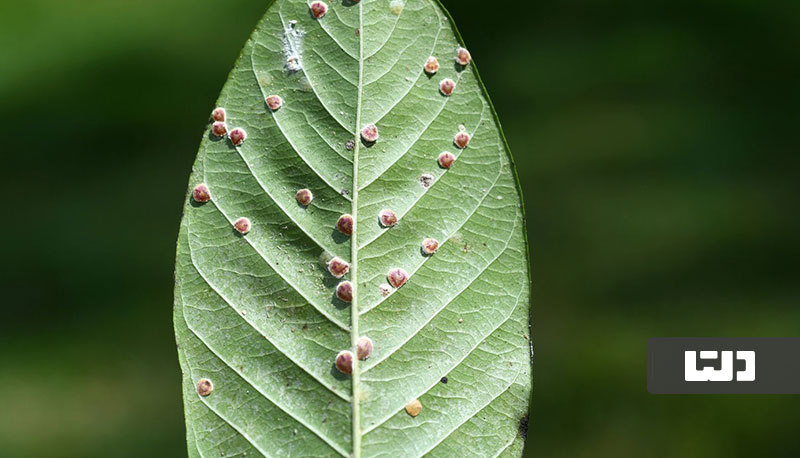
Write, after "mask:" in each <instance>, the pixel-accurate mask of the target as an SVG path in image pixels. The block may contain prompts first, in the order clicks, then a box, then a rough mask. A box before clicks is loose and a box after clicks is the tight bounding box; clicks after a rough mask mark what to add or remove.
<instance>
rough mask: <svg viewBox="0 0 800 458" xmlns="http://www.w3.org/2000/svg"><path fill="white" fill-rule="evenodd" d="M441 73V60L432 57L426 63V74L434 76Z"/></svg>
mask: <svg viewBox="0 0 800 458" xmlns="http://www.w3.org/2000/svg"><path fill="white" fill-rule="evenodd" d="M438 71H439V59H437V58H435V57H433V56H431V57H429V58H428V60H427V61H426V62H425V73H427V74H429V75H433V74H435V73H436V72H438Z"/></svg>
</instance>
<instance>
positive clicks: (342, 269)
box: [328, 256, 350, 278]
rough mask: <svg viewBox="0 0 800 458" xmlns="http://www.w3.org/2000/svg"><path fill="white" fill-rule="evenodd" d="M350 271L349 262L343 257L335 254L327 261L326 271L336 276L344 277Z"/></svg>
mask: <svg viewBox="0 0 800 458" xmlns="http://www.w3.org/2000/svg"><path fill="white" fill-rule="evenodd" d="M349 271H350V264H348V263H347V261H345V260H344V259H342V258H340V257H338V256H336V257H335V258H333V259H331V262H329V263H328V272H330V273H331V275H333V276H334V277H336V278H342V277H344V276H345V275H346V274H347V272H349Z"/></svg>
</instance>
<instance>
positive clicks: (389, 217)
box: [378, 208, 397, 227]
mask: <svg viewBox="0 0 800 458" xmlns="http://www.w3.org/2000/svg"><path fill="white" fill-rule="evenodd" d="M378 221H379V222H380V223H381V226H383V227H392V226H394V225H395V224H397V213H395V212H394V211H392V210H389V209H388V208H384V209H383V210H381V212H380V213H378Z"/></svg>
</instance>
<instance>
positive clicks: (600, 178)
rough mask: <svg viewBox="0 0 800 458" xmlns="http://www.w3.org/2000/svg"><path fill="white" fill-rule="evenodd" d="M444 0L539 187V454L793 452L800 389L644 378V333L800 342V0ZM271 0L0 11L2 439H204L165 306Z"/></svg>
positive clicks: (96, 445) (73, 445)
mask: <svg viewBox="0 0 800 458" xmlns="http://www.w3.org/2000/svg"><path fill="white" fill-rule="evenodd" d="M444 3H445V4H446V5H447V6H448V7H449V9H450V10H451V12H452V14H453V15H454V17H455V20H456V22H457V23H458V25H459V28H460V30H461V32H462V34H463V35H464V38H465V40H466V41H467V44H468V45H469V47H470V50H471V51H472V53H473V56H475V61H476V63H477V64H478V66H479V68H480V70H481V75H482V77H483V78H484V81H485V82H486V85H487V86H488V87H489V88H490V93H491V95H492V97H493V99H494V102H495V105H496V106H497V110H498V112H499V114H500V117H501V119H502V120H503V122H504V128H505V132H506V135H507V136H508V140H509V143H510V144H511V147H512V151H513V152H514V156H515V159H516V162H517V166H518V168H519V172H520V175H521V179H522V182H523V187H524V192H525V196H526V203H527V211H528V218H529V228H530V234H529V235H530V238H531V242H532V245H533V248H532V250H533V253H532V258H533V272H534V299H533V310H534V312H533V316H534V342H535V344H536V347H537V348H536V350H537V357H536V365H535V367H534V379H535V380H534V401H533V415H532V420H531V432H530V435H529V438H530V441H529V446H528V451H527V453H528V454H529V455H530V456H536V457H562V456H565V457H583V456H585V457H606V456H607V457H619V456H657V457H662V456H663V457H693V456H704V457H732V456H742V457H745V456H748V457H749V456H754V455H756V454H758V455H761V456H770V457H789V456H797V455H798V453H799V452H800V445H799V444H798V440H797V436H796V433H795V429H796V421H797V420H796V416H797V411H798V407H800V405H799V404H798V400H797V399H796V397H791V396H651V395H649V394H647V393H646V391H645V371H644V366H645V361H644V355H645V352H644V349H645V342H646V339H647V338H648V337H651V336H673V335H675V336H677V335H684V336H692V335H706V336H723V335H737V336H757V335H763V336H772V335H775V336H779V335H785V336H793V335H795V336H796V335H797V332H798V331H797V330H798V327H799V326H798V324H799V323H800V309H799V308H798V307H797V304H798V300H800V287H799V286H798V285H797V278H798V274H799V273H800V269H799V268H798V266H797V262H796V259H798V255H799V254H800V235H798V234H800V231H798V229H800V217H798V214H797V211H796V207H797V205H796V201H797V196H798V195H800V189H799V188H800V184H798V183H800V180H798V177H797V175H798V174H797V170H799V169H800V168H798V165H800V164H799V162H800V159H798V155H797V152H798V151H800V145H799V144H798V143H799V142H798V140H797V136H796V134H795V133H796V131H797V126H798V124H799V123H798V121H800V119H798V118H800V115H798V113H800V112H799V111H798V110H797V107H798V105H800V90H798V86H797V81H800V74H799V72H798V70H797V69H798V68H800V48H798V47H797V43H798V39H800V10H798V8H799V6H798V4H797V3H796V2H783V1H776V0H768V1H755V0H739V1H733V2H731V1H728V2H723V1H719V0H702V1H688V0H680V1H670V2H667V1H654V2H644V3H642V2H634V1H630V0H628V1H623V0H613V1H611V0H610V1H604V2H595V1H590V0H568V1H560V2H555V1H548V2H533V3H531V4H530V5H529V6H527V7H525V8H522V7H518V6H511V4H510V3H509V4H506V3H504V2H494V3H489V4H487V3H486V2H478V1H477V0H462V1H460V2H454V1H445V2H444ZM265 7H266V2H265V1H263V0H258V1H253V0H229V1H226V2H224V3H220V2H211V1H208V0H195V1H191V2H190V1H188V0H170V1H166V2H164V1H155V0H140V1H137V2H124V1H119V0H84V1H82V2H77V1H74V0H58V1H56V0H29V1H26V2H4V3H3V4H0V43H1V44H0V62H2V63H0V115H2V119H3V120H4V122H5V124H4V125H5V127H6V129H5V131H6V133H5V138H4V139H3V146H2V151H3V153H4V154H3V155H2V156H3V159H4V163H3V167H2V170H3V180H2V185H0V186H2V191H3V197H4V203H5V204H6V210H7V211H6V218H5V219H4V222H5V224H3V225H2V229H0V231H2V232H0V235H2V240H3V241H4V247H3V253H4V255H3V257H2V259H3V260H4V261H5V262H4V263H3V266H2V275H1V276H0V278H2V279H0V284H2V291H3V300H2V306H0V344H2V346H0V387H2V389H0V406H2V407H1V408H0V456H9V457H43V458H49V457H65V458H66V457H95V456H96V457H101V456H102V457H106V458H108V457H139V456H164V457H175V456H183V455H184V454H185V443H184V433H183V419H182V412H181V400H180V373H179V369H178V365H177V361H176V357H175V351H174V340H173V335H172V328H171V319H170V317H171V305H172V266H173V259H174V244H175V240H176V237H177V229H178V222H179V217H180V208H181V202H182V201H183V196H184V192H185V187H186V177H187V175H188V172H189V169H190V165H191V162H192V160H193V157H194V154H195V152H196V150H197V146H198V143H199V141H200V137H201V135H202V128H203V126H204V122H205V120H206V118H207V116H208V113H209V111H210V109H211V107H212V105H213V101H214V100H215V98H216V95H217V94H218V93H219V90H220V88H221V86H222V83H223V82H224V81H225V78H226V76H227V72H228V70H229V69H230V68H231V66H232V64H233V61H234V59H235V57H236V55H237V54H238V52H239V50H240V48H241V46H242V43H244V41H245V39H246V38H247V36H248V35H249V33H250V31H251V30H252V28H253V26H254V25H255V23H256V21H257V20H258V18H259V17H260V16H261V15H262V14H263V12H264V10H265ZM512 9H518V10H517V11H514V10H512Z"/></svg>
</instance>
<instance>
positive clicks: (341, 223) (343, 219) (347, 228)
mask: <svg viewBox="0 0 800 458" xmlns="http://www.w3.org/2000/svg"><path fill="white" fill-rule="evenodd" d="M353 224H354V221H353V215H348V214H344V215H342V216H340V217H339V220H338V221H336V230H337V231H339V232H341V233H342V234H344V235H348V236H349V235H353Z"/></svg>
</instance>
